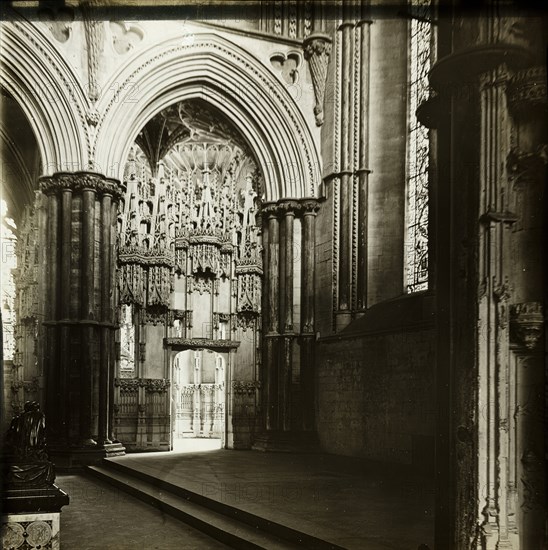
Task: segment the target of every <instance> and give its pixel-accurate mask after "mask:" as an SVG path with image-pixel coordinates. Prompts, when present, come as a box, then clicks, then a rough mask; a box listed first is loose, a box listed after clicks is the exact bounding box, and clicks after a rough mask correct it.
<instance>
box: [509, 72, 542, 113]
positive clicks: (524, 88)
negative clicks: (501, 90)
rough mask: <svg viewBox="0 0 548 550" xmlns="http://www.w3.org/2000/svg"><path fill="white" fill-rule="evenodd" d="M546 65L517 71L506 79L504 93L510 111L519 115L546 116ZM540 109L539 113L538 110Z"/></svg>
mask: <svg viewBox="0 0 548 550" xmlns="http://www.w3.org/2000/svg"><path fill="white" fill-rule="evenodd" d="M547 93H548V92H547V83H546V67H543V66H536V67H529V68H527V69H523V70H521V71H517V72H516V73H515V74H514V75H513V76H512V77H511V78H510V79H509V81H508V84H507V87H506V94H507V97H508V107H509V109H510V111H511V112H512V113H513V114H514V115H516V116H519V117H531V116H537V114H543V115H544V116H546V110H548V96H547ZM539 110H540V113H538V111H539Z"/></svg>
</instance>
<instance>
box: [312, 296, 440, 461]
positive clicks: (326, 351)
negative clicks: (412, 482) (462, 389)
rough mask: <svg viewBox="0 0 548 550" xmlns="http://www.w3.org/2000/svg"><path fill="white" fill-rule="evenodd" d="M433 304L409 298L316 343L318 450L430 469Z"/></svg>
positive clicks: (425, 298)
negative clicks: (319, 445)
mask: <svg viewBox="0 0 548 550" xmlns="http://www.w3.org/2000/svg"><path fill="white" fill-rule="evenodd" d="M432 301H433V300H432V297H431V296H425V295H421V296H417V295H413V296H405V297H402V298H401V299H398V300H393V301H391V302H387V303H384V304H380V305H379V306H377V307H373V308H371V309H370V310H369V311H368V314H367V315H366V316H365V317H363V318H362V319H359V320H357V321H354V322H353V323H352V324H351V325H350V326H349V327H348V329H347V330H345V331H343V333H342V334H340V335H337V336H336V337H335V336H334V337H329V338H323V339H321V340H320V341H319V342H318V353H317V358H318V359H317V364H316V392H317V393H316V395H317V400H316V415H317V416H316V418H317V420H316V422H317V430H318V435H319V438H320V443H321V446H322V448H323V450H325V451H326V452H329V453H334V454H342V455H349V456H359V457H363V458H368V459H371V460H378V461H382V462H390V463H401V464H412V465H414V466H417V467H421V468H426V469H430V468H431V467H432V464H433V460H434V433H435V406H436V405H435V403H436V402H435V383H436V382H435V342H436V334H435V328H434V326H433V318H432V314H431V306H432V303H431V302H432ZM413 312H414V315H412V313H413ZM417 319H418V321H417Z"/></svg>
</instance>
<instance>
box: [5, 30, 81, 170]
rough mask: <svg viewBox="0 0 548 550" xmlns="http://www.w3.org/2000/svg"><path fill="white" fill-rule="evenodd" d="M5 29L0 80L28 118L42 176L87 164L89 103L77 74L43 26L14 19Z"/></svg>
mask: <svg viewBox="0 0 548 550" xmlns="http://www.w3.org/2000/svg"><path fill="white" fill-rule="evenodd" d="M0 28H1V32H2V35H3V36H2V41H3V44H2V48H0V63H1V65H2V68H3V71H2V76H1V77H0V83H1V85H2V87H4V88H5V90H6V91H7V92H8V93H9V94H10V95H11V96H12V97H13V98H14V99H15V100H16V101H17V103H18V104H19V105H20V106H21V109H22V110H23V112H24V113H25V115H26V117H27V118H28V120H29V123H30V125H31V127H32V130H33V132H34V134H35V136H36V140H37V142H38V148H39V151H40V157H41V160H42V173H43V175H49V174H53V173H54V172H58V171H62V170H84V169H86V168H87V161H88V153H89V145H90V140H89V135H88V131H87V120H86V117H87V113H88V107H89V105H88V103H89V102H88V100H87V98H86V96H85V94H84V91H83V89H82V86H81V84H80V82H79V81H78V78H77V77H76V76H75V74H74V73H73V71H72V69H71V68H70V66H69V65H68V63H67V61H66V59H65V58H64V57H63V56H62V55H61V54H60V53H59V52H58V51H57V50H56V49H55V47H54V46H53V45H52V43H51V42H50V41H49V40H47V39H46V37H45V36H44V35H43V34H42V33H41V31H40V30H39V26H38V25H33V24H30V23H29V22H27V21H24V20H22V19H15V20H13V21H10V22H9V23H3V24H2V26H1V27H0Z"/></svg>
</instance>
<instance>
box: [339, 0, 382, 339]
mask: <svg viewBox="0 0 548 550" xmlns="http://www.w3.org/2000/svg"><path fill="white" fill-rule="evenodd" d="M341 4H342V10H341V23H340V25H339V26H338V28H337V36H336V51H335V54H336V55H334V56H333V57H334V61H335V64H336V67H337V69H336V71H337V74H339V80H340V89H339V90H338V94H337V95H336V100H335V109H336V116H335V119H336V129H335V131H336V132H337V137H338V139H336V140H335V141H336V143H335V170H336V173H334V174H332V175H331V176H330V177H332V178H335V179H336V180H337V183H338V185H336V186H333V193H334V199H333V200H334V202H335V203H337V212H338V215H337V220H336V221H335V223H336V224H337V227H336V230H335V231H334V239H335V243H334V246H337V247H338V255H337V257H336V259H335V263H336V270H337V272H336V280H337V282H336V290H335V293H336V300H335V302H336V303H335V304H334V305H335V309H336V311H335V329H336V330H341V329H343V328H345V327H346V326H347V325H348V324H349V323H350V322H351V321H352V319H354V318H355V317H359V316H362V315H363V314H364V313H365V311H366V309H367V293H368V281H367V270H368V259H367V250H368V243H367V225H368V194H369V189H368V187H369V174H370V172H371V170H370V168H369V124H370V113H369V89H370V83H369V80H370V53H371V52H370V25H371V23H372V21H371V19H370V18H369V6H368V5H367V4H366V3H363V4H355V3H354V2H346V1H344V2H342V3H341Z"/></svg>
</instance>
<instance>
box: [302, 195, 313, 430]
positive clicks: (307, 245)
mask: <svg viewBox="0 0 548 550" xmlns="http://www.w3.org/2000/svg"><path fill="white" fill-rule="evenodd" d="M315 208H316V204H315V203H314V204H313V205H311V208H310V209H308V208H307V206H306V205H305V212H304V215H303V218H302V228H303V231H302V260H301V261H302V266H301V269H302V272H301V341H300V347H301V373H300V374H301V376H300V381H301V402H302V411H303V412H302V418H303V420H302V428H303V430H305V431H313V430H314V402H315V395H314V265H315V225H316V214H315Z"/></svg>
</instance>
